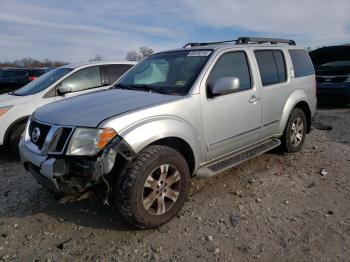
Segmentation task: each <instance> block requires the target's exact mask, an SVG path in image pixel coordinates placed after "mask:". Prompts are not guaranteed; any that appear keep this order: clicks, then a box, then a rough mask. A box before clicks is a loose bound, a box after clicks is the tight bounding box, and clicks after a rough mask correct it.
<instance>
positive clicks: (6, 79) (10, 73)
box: [0, 68, 30, 94]
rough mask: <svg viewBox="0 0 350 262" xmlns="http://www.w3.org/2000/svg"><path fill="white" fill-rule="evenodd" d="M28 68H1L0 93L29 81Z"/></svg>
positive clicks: (9, 90)
mask: <svg viewBox="0 0 350 262" xmlns="http://www.w3.org/2000/svg"><path fill="white" fill-rule="evenodd" d="M29 81H30V80H29V75H28V71H27V69H19V68H5V69H2V70H0V94H5V93H8V92H11V91H13V90H16V89H18V88H20V87H22V86H24V85H25V84H27V83H28V82H29Z"/></svg>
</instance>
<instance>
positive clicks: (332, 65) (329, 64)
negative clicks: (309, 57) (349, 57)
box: [320, 61, 350, 67]
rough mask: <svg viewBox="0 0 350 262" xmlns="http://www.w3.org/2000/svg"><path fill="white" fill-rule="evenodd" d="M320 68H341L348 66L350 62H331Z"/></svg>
mask: <svg viewBox="0 0 350 262" xmlns="http://www.w3.org/2000/svg"><path fill="white" fill-rule="evenodd" d="M320 66H322V67H342V66H350V61H333V62H328V63H324V64H322V65H320Z"/></svg>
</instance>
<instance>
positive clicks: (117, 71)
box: [103, 65, 133, 85]
mask: <svg viewBox="0 0 350 262" xmlns="http://www.w3.org/2000/svg"><path fill="white" fill-rule="evenodd" d="M132 66H133V65H106V66H103V67H104V69H105V70H106V73H107V76H108V79H109V84H110V85H112V84H114V83H115V82H116V81H117V80H118V79H119V78H120V77H121V76H122V75H123V74H124V73H125V72H126V71H128V70H129V69H130V68H131V67H132Z"/></svg>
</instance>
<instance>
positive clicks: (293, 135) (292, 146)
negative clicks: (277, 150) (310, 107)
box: [281, 108, 307, 153]
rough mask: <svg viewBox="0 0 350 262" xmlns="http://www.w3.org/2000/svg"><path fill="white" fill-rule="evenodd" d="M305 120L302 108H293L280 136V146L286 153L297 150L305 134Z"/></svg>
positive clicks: (302, 142)
mask: <svg viewBox="0 0 350 262" xmlns="http://www.w3.org/2000/svg"><path fill="white" fill-rule="evenodd" d="M306 127H307V120H306V116H305V113H304V111H303V110H301V109H300V108H294V109H293V111H292V113H291V114H290V117H289V120H288V122H287V126H286V129H285V130H284V133H283V136H282V139H281V140H282V147H283V150H284V151H285V152H286V153H295V152H299V151H300V150H301V148H302V147H303V144H304V142H305V136H306Z"/></svg>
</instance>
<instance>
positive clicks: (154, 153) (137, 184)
mask: <svg viewBox="0 0 350 262" xmlns="http://www.w3.org/2000/svg"><path fill="white" fill-rule="evenodd" d="M163 166H168V168H167V169H166V172H163V173H165V174H166V177H167V178H168V179H169V178H171V177H172V176H173V177H175V173H176V172H175V173H174V174H173V175H170V173H171V172H170V171H171V170H176V171H178V172H177V173H176V177H179V178H178V181H177V182H172V183H169V184H170V186H169V185H168V188H167V189H168V193H166V192H165V191H166V189H165V191H164V192H163V191H162V193H160V192H159V191H158V190H157V189H151V188H147V187H146V186H145V185H146V180H147V181H149V180H148V179H149V177H150V176H152V174H156V173H157V172H159V178H158V180H157V179H156V180H155V183H156V184H157V187H158V186H159V183H160V182H163V181H161V174H163V173H162V171H161V170H162V169H161V168H162V167H163ZM158 168H159V171H158ZM163 170H164V169H163ZM168 170H169V171H168ZM156 175H157V174H156ZM164 181H166V182H167V181H168V180H164ZM175 183H176V186H177V189H176V191H177V192H178V195H177V199H176V200H175V201H173V200H172V201H170V198H169V199H168V198H167V196H166V194H170V193H169V192H170V191H172V190H170V189H171V188H170V187H171V186H172V185H173V184H175ZM116 185H117V186H116V192H115V197H116V203H117V205H118V207H119V210H120V212H121V214H122V215H123V216H124V218H125V219H126V220H128V221H129V222H131V223H132V224H134V225H135V226H137V227H139V228H156V227H159V226H161V225H163V224H165V223H166V222H168V221H169V220H170V219H172V218H173V217H174V216H175V215H176V214H177V213H178V212H179V210H180V209H181V207H182V206H183V204H184V202H185V201H186V198H187V194H188V190H189V185H190V171H189V168H188V165H187V162H186V160H185V159H184V157H183V156H182V155H181V154H180V153H179V152H177V151H176V150H174V149H171V148H168V147H165V146H160V145H152V146H148V147H146V148H145V149H143V150H142V151H141V152H140V153H139V154H138V155H137V156H136V157H135V159H134V160H133V161H131V162H130V163H128V164H127V165H126V167H125V168H124V170H123V171H122V174H121V177H120V179H119V181H118V182H117V183H116ZM164 185H165V186H167V184H166V183H164ZM164 188H165V187H164ZM164 188H163V190H164ZM145 190H150V192H149V195H151V193H152V194H153V193H154V194H158V196H159V194H160V195H161V196H162V197H163V203H165V204H164V213H160V214H152V213H150V212H151V211H152V206H153V205H157V206H158V205H159V204H158V199H156V200H153V205H152V206H151V207H149V208H148V209H146V207H145V204H144V203H145V202H144V201H145V200H146V198H147V197H148V196H149V195H146V196H145ZM156 190H157V191H156ZM159 190H160V189H159ZM163 194H164V195H165V196H163ZM149 203H151V201H150V202H149ZM169 203H170V206H169ZM166 204H168V208H169V209H168V210H166ZM162 210H163V209H162ZM158 211H159V206H158Z"/></svg>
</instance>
